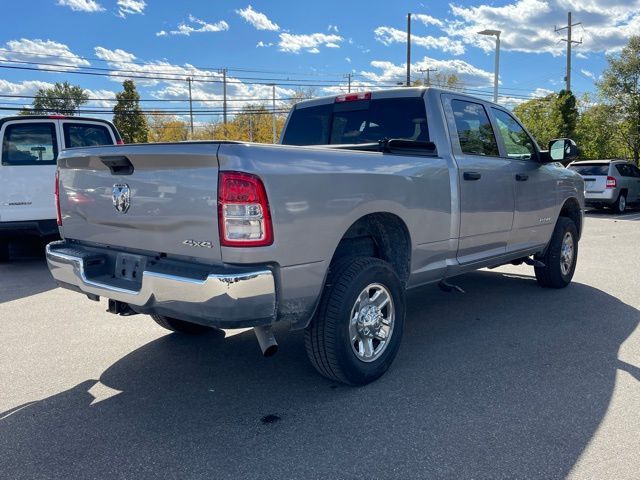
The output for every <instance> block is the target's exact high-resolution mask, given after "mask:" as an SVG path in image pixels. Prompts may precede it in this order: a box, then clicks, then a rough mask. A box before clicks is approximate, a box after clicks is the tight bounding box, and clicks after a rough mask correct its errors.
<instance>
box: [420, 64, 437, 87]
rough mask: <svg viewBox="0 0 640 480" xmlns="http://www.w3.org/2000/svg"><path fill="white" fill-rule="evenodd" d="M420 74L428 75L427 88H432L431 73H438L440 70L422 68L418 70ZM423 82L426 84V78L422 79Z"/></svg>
mask: <svg viewBox="0 0 640 480" xmlns="http://www.w3.org/2000/svg"><path fill="white" fill-rule="evenodd" d="M418 71H419V72H420V73H425V72H426V74H427V83H425V85H426V86H427V87H430V86H431V76H430V75H429V74H430V73H431V72H437V71H438V69H437V68H421V69H420V70H418ZM422 82H423V83H424V76H423V77H422Z"/></svg>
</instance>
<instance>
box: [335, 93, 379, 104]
mask: <svg viewBox="0 0 640 480" xmlns="http://www.w3.org/2000/svg"><path fill="white" fill-rule="evenodd" d="M357 100H371V92H359V93H347V94H346V95H338V96H337V97H336V100H335V103H344V102H355V101H357Z"/></svg>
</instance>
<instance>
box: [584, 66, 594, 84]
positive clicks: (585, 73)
mask: <svg viewBox="0 0 640 480" xmlns="http://www.w3.org/2000/svg"><path fill="white" fill-rule="evenodd" d="M580 72H582V74H583V75H584V76H585V77H587V78H590V79H591V80H593V81H594V82H595V81H596V76H595V75H594V73H593V72H590V71H589V70H586V69H584V68H582V69H580Z"/></svg>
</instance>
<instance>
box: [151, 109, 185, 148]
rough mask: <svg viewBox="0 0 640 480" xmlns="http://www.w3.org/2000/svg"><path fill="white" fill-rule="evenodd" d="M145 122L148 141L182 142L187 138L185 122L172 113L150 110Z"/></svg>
mask: <svg viewBox="0 0 640 480" xmlns="http://www.w3.org/2000/svg"><path fill="white" fill-rule="evenodd" d="M147 123H148V125H149V137H148V141H150V142H182V141H184V140H187V139H188V138H189V128H188V126H187V123H186V122H183V121H182V120H180V119H178V117H176V116H174V115H164V114H162V113H160V112H151V114H150V115H149V117H148V121H147Z"/></svg>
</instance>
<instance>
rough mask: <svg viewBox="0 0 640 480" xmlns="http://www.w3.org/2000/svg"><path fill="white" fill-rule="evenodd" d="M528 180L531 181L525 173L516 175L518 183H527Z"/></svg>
mask: <svg viewBox="0 0 640 480" xmlns="http://www.w3.org/2000/svg"><path fill="white" fill-rule="evenodd" d="M527 180H529V175H526V174H524V173H517V174H516V181H518V182H526V181H527Z"/></svg>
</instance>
